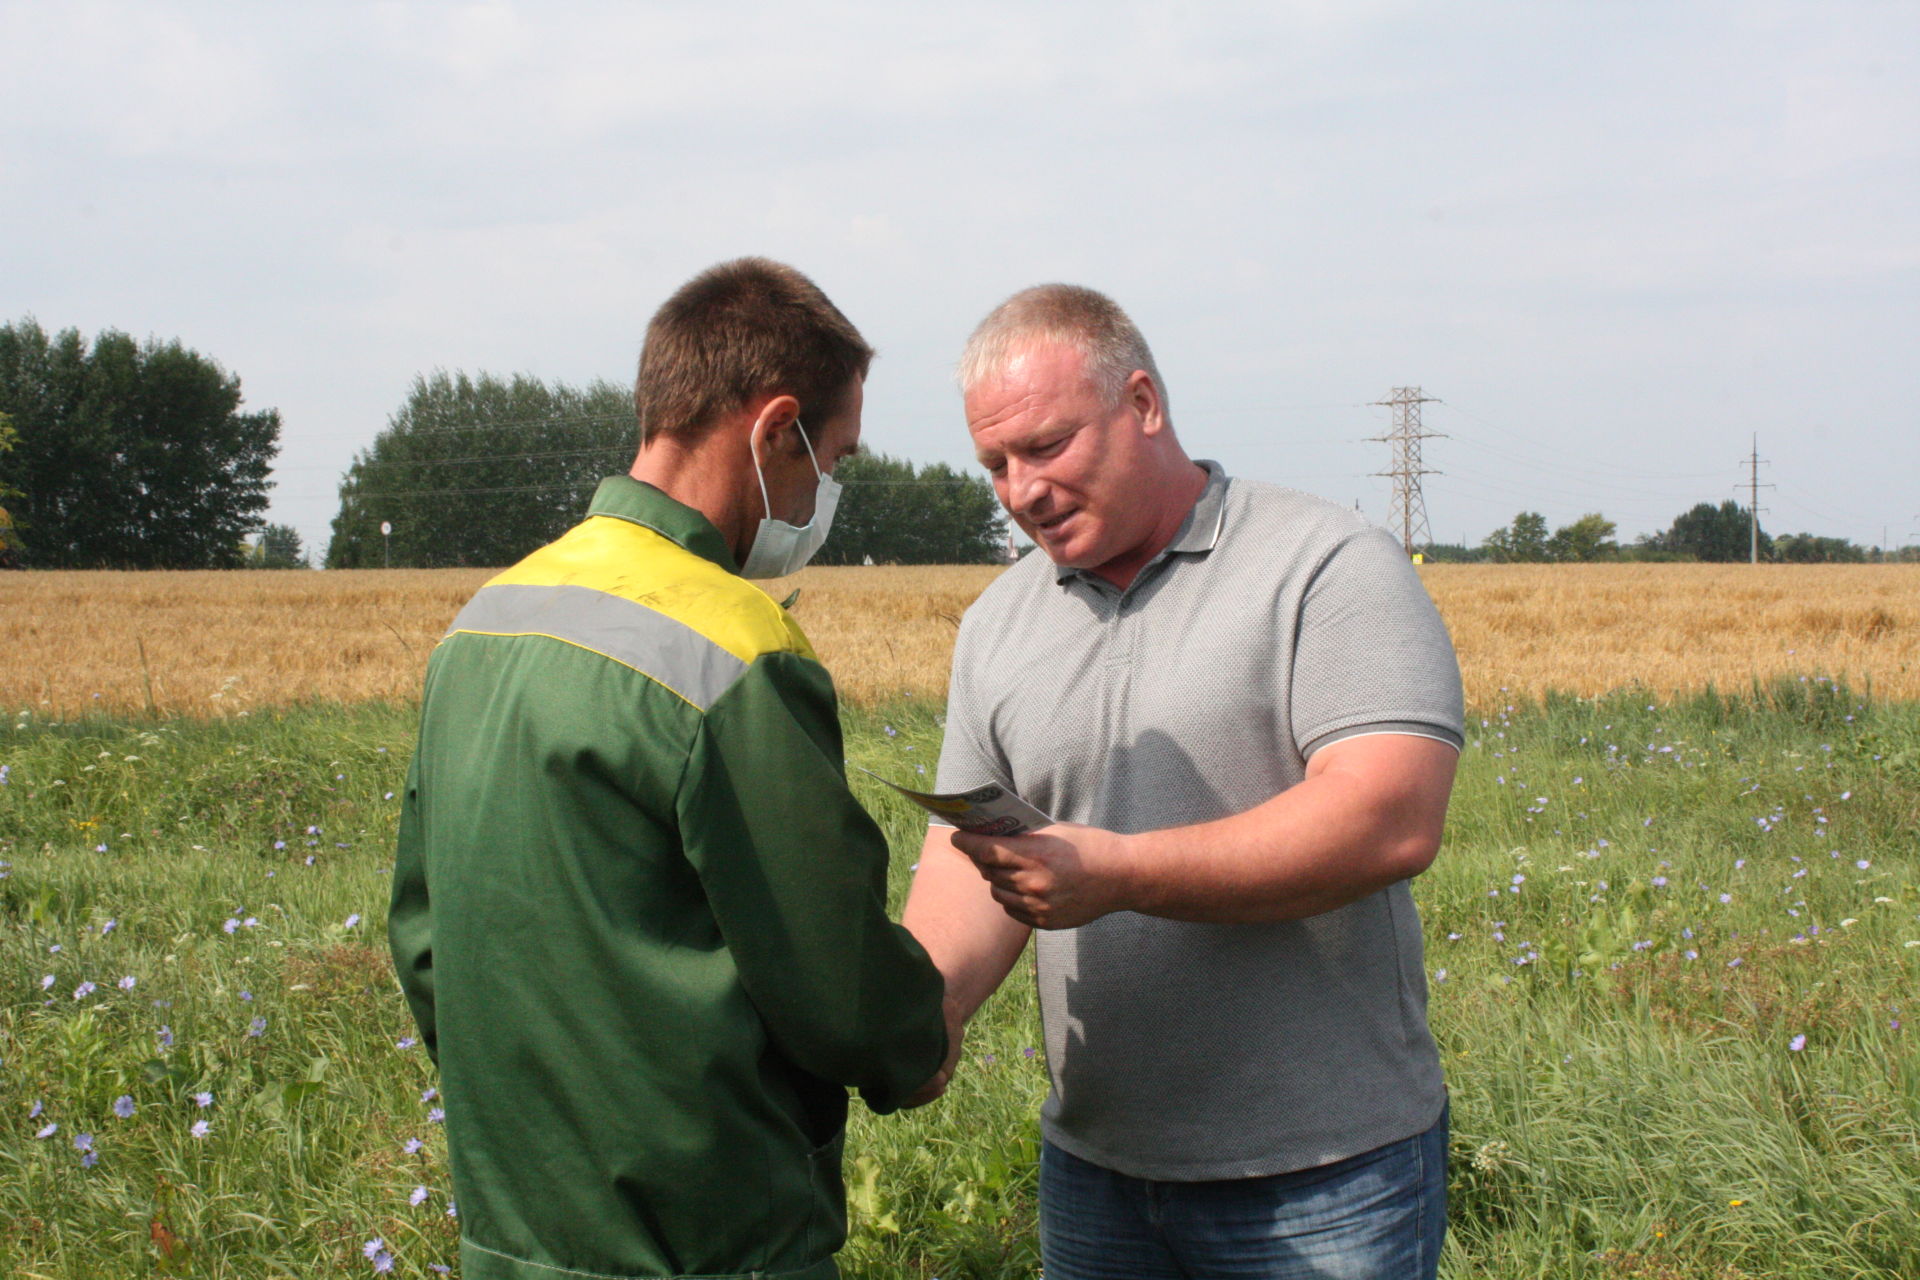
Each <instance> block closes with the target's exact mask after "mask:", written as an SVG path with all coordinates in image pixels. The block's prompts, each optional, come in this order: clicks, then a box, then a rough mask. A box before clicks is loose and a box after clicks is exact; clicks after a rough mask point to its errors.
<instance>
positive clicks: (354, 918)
mask: <svg viewBox="0 0 1920 1280" xmlns="http://www.w3.org/2000/svg"><path fill="white" fill-rule="evenodd" d="M359 923H360V913H359V912H358V911H355V912H353V913H352V914H351V915H349V916H348V917H347V928H349V929H351V928H353V926H355V925H357V924H359Z"/></svg>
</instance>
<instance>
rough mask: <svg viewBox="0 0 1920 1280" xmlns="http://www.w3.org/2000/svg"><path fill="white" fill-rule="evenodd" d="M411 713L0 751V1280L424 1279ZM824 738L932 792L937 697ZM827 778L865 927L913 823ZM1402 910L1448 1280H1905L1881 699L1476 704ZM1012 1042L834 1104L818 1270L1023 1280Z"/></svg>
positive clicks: (1903, 895) (1901, 1021)
mask: <svg viewBox="0 0 1920 1280" xmlns="http://www.w3.org/2000/svg"><path fill="white" fill-rule="evenodd" d="M413 715H414V713H413V711H412V709H410V708H406V707H392V706H385V705H378V704H366V705H359V706H353V707H325V706H315V707H307V708H303V709H297V710H289V711H284V712H264V711H259V712H255V713H254V714H252V715H250V716H243V717H235V718H232V719H228V720H224V721H214V722H193V721H184V720H158V721H128V720H109V719H91V720H69V721H63V722H59V723H43V722H42V721H41V720H40V719H39V718H38V717H37V715H35V714H30V713H21V714H18V715H13V716H9V717H8V718H7V719H6V720H4V721H0V863H4V864H6V865H5V866H0V876H4V878H0V1263H4V1274H8V1275H12V1276H17V1277H22V1278H25V1277H35V1278H41V1277H44V1278H47V1280H99V1278H102V1277H121V1276H180V1277H189V1276H191V1277H233V1278H235V1280H239V1278H245V1280H266V1278H269V1277H281V1276H284V1277H294V1276H298V1277H309V1276H314V1275H321V1274H341V1275H357V1274H366V1275H372V1274H375V1273H377V1272H378V1271H379V1269H380V1268H382V1267H386V1268H389V1269H390V1271H391V1274H394V1275H402V1276H428V1275H433V1274H447V1272H446V1271H445V1270H444V1269H446V1268H450V1267H453V1266H454V1265H456V1264H455V1242H456V1237H457V1232H458V1226H459V1224H458V1219H457V1217H456V1216H455V1215H456V1214H457V1212H458V1210H457V1206H456V1205H455V1203H454V1200H453V1188H452V1187H451V1186H450V1185H449V1183H448V1178H447V1173H446V1162H445V1147H444V1141H443V1137H442V1132H443V1131H442V1128H441V1125H440V1123H439V1121H440V1119H441V1116H440V1112H439V1109H438V1101H439V1100H438V1098H437V1096H436V1095H435V1093H434V1087H435V1080H434V1076H433V1071H432V1067H431V1064H430V1063H429V1062H428V1061H427V1059H426V1057H425V1055H424V1054H423V1052H422V1051H421V1050H420V1048H419V1047H418V1046H417V1045H416V1044H415V1042H414V1039H413V1037H414V1028H413V1027H412V1025H411V1024H410V1022H409V1020H408V1017H407V1013H406V1009H405V1006H404V1004H403V1002H402V1001H401V999H400V996H399V993H398V989H397V987H396V986H395V984H394V981H393V978H392V974H391V971H390V969H389V966H388V962H387V959H386V952H385V940H384V933H383V923H384V906H385V901H386V896H387V881H386V876H387V874H388V869H389V868H390V866H391V849H392V840H393V833H394V828H395V821H396V818H397V815H398V799H397V793H398V791H399V789H400V782H401V778H402V776H403V773H404V770H405V765H406V759H407V755H408V752H409V750H410V747H411V742H412V721H413ZM847 727H848V755H849V757H850V759H851V761H852V762H853V763H855V764H861V765H865V766H867V767H869V768H872V769H874V770H876V771H877V772H880V773H882V774H883V775H885V776H888V777H892V778H895V779H898V780H899V781H902V782H929V781H930V780H931V778H932V775H933V773H934V762H935V759H936V757H937V754H938V748H939V738H940V724H939V717H938V707H937V704H933V703H929V702H926V701H912V702H901V703H895V704H889V705H885V706H881V707H876V708H873V709H869V710H850V711H849V712H848V715H847ZM923 769H924V771H925V772H924V773H922V772H921V771H922V770H923ZM853 777H854V779H855V783H854V785H855V788H856V790H857V791H858V793H859V794H860V796H861V798H862V800H863V801H865V802H866V803H867V805H868V806H869V808H870V809H871V810H872V811H873V812H874V814H875V815H876V816H877V817H878V818H879V819H880V821H881V822H882V824H883V826H884V827H885V829H886V830H887V832H888V835H889V837H890V839H891V840H892V842H893V846H894V850H895V860H894V868H893V889H894V893H895V906H896V908H897V906H898V903H899V899H900V897H901V896H903V895H904V892H905V887H906V884H907V882H908V879H909V877H910V875H911V869H910V868H911V864H912V862H913V860H914V859H915V857H917V854H918V850H919V846H920V842H921V837H922V833H923V830H924V826H923V823H922V822H921V820H920V817H919V814H918V811H917V810H914V809H912V808H911V807H910V806H908V805H907V804H906V803H905V802H904V801H902V800H900V799H899V798H898V797H896V796H894V795H893V794H892V793H891V792H890V791H888V790H887V789H886V788H883V787H881V786H879V785H878V784H876V783H874V782H872V781H871V780H870V779H867V778H866V777H865V776H864V775H862V774H859V773H858V772H855V773H854V774H853ZM1415 895H1416V898H1417V899H1418V901H1419V902H1420V905H1421V910H1422V913H1423V917H1424V921H1425V926H1426V931H1427V968H1428V973H1429V976H1430V986H1429V992H1430V1001H1431V1012H1432V1021H1433V1026H1434V1031H1435V1036H1436V1038H1437V1040H1438V1041H1439V1044H1440V1048H1441V1052H1442V1054H1443V1057H1444V1061H1445V1064H1446V1069H1447V1074H1448V1079H1449V1082H1450V1087H1451V1090H1452V1096H1453V1139H1452V1155H1453V1160H1452V1170H1451V1185H1450V1195H1451V1199H1452V1212H1451V1232H1450V1237H1449V1243H1448V1251H1447V1256H1446V1261H1445V1274H1446V1275H1447V1276H1449V1277H1457V1278H1460V1280H1464V1278H1465V1277H1468V1276H1473V1277H1492V1278H1495V1280H1520V1278H1521V1277H1554V1278H1555V1280H1561V1278H1575V1280H1584V1278H1592V1280H1601V1278H1603V1277H1604V1278H1610V1280H1628V1278H1631V1280H1656V1278H1660V1280H1676V1278H1680V1277H1714V1278H1716V1280H1739V1278H1741V1277H1755V1278H1757V1277H1767V1278H1768V1280H1774V1278H1804V1280H1813V1278H1814V1277H1819V1278H1820V1280H1831V1278H1833V1277H1861V1278H1865V1277H1875V1278H1884V1280H1892V1278H1893V1277H1912V1276H1915V1275H1920V1055H1917V1054H1916V1053H1915V1052H1914V1050H1913V1047H1912V1045H1913V1039H1912V1037H1913V1035H1914V1034H1915V1033H1914V1031H1913V1030H1911V1029H1910V1028H1909V1023H1910V1022H1911V1021H1912V1018H1913V1015H1916V1014H1920V991H1916V976H1920V704H1913V703H1888V704H1873V703H1869V702H1867V701H1866V700H1864V699H1862V698H1859V697H1856V696H1853V695H1852V694H1850V693H1849V691H1848V690H1846V689H1845V688H1843V687H1840V686H1838V685H1835V684H1833V683H1832V682H1829V681H1824V680H1818V679H1809V680H1807V681H1804V682H1802V681H1799V680H1789V681H1785V682H1782V683H1780V684H1777V685H1772V686H1768V687H1766V688H1757V689H1751V690H1747V691H1744V692H1742V693H1741V694H1739V695H1738V696H1732V695H1724V694H1718V693H1713V692H1709V693H1705V694H1702V695H1699V696H1697V697H1694V698H1691V699H1690V700H1686V701H1682V702H1678V703H1660V702H1657V701H1655V700H1654V699H1653V698H1651V697H1647V696H1643V695H1636V694H1634V693H1632V692H1628V693H1624V694H1617V695H1613V696H1610V697H1607V698H1604V699H1601V700H1598V701H1589V700H1578V699H1570V698H1557V697H1556V698H1549V699H1547V700H1546V701H1545V702H1543V703H1523V702H1521V700H1520V699H1518V698H1515V699H1514V700H1513V705H1507V704H1505V703H1501V704H1500V705H1498V706H1497V707H1494V708H1491V709H1488V710H1485V711H1482V712H1480V713H1477V714H1475V715H1474V716H1473V718H1472V723H1471V730H1470V734H1469V741H1468V745H1467V749H1466V752H1465V754H1464V756H1463V758H1462V763H1461V771H1460V780H1459V785H1458V788H1457V790H1456V793H1455V799H1454V803H1453V810H1452V814H1451V817H1450V822H1449V832H1448V838H1447V842H1446V845H1445V847H1444V848H1443V850H1442V852H1441V854H1440V857H1439V859H1438V860H1437V861H1436V863H1435V865H1434V867H1433V869H1432V870H1431V871H1429V872H1428V873H1427V874H1426V875H1424V876H1422V877H1421V878H1420V879H1419V880H1418V881H1417V882H1416V884H1415ZM1040 1044H1041V1041H1040V1036H1039V1027H1038V1015H1037V1011H1036V1004H1035V1000H1034V993H1033V986H1032V981H1031V978H1030V975H1029V974H1028V973H1027V971H1026V970H1025V968H1024V967H1022V968H1021V969H1019V970H1016V974H1015V977H1014V978H1013V979H1012V980H1010V981H1009V983H1008V985H1007V987H1006V988H1005V989H1003V990H1002V991H1001V993H1000V994H999V995H997V996H996V997H995V998H994V999H993V1000H992V1001H991V1002H990V1003H989V1004H988V1005H987V1007H986V1008H985V1009H984V1010H983V1012H982V1014H981V1016H980V1018H979V1019H978V1020H977V1021H976V1023H975V1025H974V1027H973V1029H972V1031H971V1032H970V1034H969V1037H968V1042H967V1046H966V1053H965V1058H964V1062H963V1065H962V1068H961V1070H960V1072H959V1074H958V1075H957V1077H956V1079H955V1081H954V1084H953V1087H952V1089H951V1091H950V1092H949V1094H948V1096H947V1097H946V1099H944V1100H943V1101H942V1102H940V1103H937V1104H935V1105H934V1106H932V1107H929V1108H926V1109H924V1110H921V1111H917V1112H913V1113H910V1114H907V1115H902V1116H891V1117H884V1118H881V1117H873V1116H871V1115H868V1114H866V1113H865V1112H864V1111H862V1110H861V1109H860V1108H858V1107H856V1108H855V1118H854V1120H853V1122H852V1131H851V1133H850V1137H849V1143H848V1156H847V1164H846V1178H847V1183H848V1197H849V1202H850V1208H851V1215H852V1222H853V1229H852V1236H851V1239H850V1240H849V1243H848V1246H847V1248H846V1250H845V1252H844V1253H843V1254H842V1256H841V1262H842V1269H843V1272H844V1273H845V1274H846V1275H848V1276H849V1277H861V1278H867V1280H895V1278H896V1277H922V1278H924V1277H934V1276H938V1277H946V1278H947V1280H957V1278H959V1277H983V1278H984V1277H1031V1276H1034V1275H1036V1274H1037V1272H1038V1261H1037V1253H1036V1249H1035V1244H1034V1220H1035V1208H1034V1184H1035V1163H1036V1158H1037V1142H1038V1131H1037V1127H1036V1123H1035V1114H1036V1112H1037V1110H1038V1107H1039V1104H1040V1102H1041V1100H1042V1098H1044V1096H1045V1093H1046V1088H1047V1083H1046V1072H1045V1064H1044V1055H1043V1054H1042V1053H1041V1050H1040ZM1274 1076H1275V1080H1276V1087H1281V1085H1283V1083H1284V1080H1285V1076H1286V1064H1285V1063H1284V1062H1277V1063H1275V1064H1274Z"/></svg>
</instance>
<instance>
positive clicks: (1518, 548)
mask: <svg viewBox="0 0 1920 1280" xmlns="http://www.w3.org/2000/svg"><path fill="white" fill-rule="evenodd" d="M1481 545H1482V546H1484V547H1485V548H1486V549H1487V554H1488V555H1489V556H1490V557H1492V559H1493V560H1495V561H1496V562H1498V563H1501V564H1535V563H1538V562H1539V561H1542V560H1545V559H1546V558H1547V518H1546V517H1545V516H1543V515H1541V514H1540V513H1539V512H1538V511H1522V512H1521V513H1520V514H1519V515H1517V516H1515V517H1514V518H1513V523H1512V524H1511V525H1509V526H1507V527H1505V528H1501V529H1495V530H1494V531H1493V532H1492V533H1490V534H1488V535H1487V537H1486V540H1485V541H1484V542H1483V543H1482V544H1481Z"/></svg>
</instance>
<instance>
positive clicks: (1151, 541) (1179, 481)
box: [1088, 454, 1207, 591]
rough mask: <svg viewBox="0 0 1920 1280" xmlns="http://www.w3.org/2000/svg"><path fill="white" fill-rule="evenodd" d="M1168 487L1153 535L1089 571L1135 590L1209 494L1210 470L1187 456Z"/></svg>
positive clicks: (1182, 459)
mask: <svg viewBox="0 0 1920 1280" xmlns="http://www.w3.org/2000/svg"><path fill="white" fill-rule="evenodd" d="M1166 486H1167V487H1166V490H1165V492H1166V495H1167V498H1166V502H1165V504H1164V505H1163V506H1162V508H1161V516H1160V520H1159V522H1158V523H1156V524H1155V525H1154V527H1153V532H1152V534H1151V535H1150V536H1149V537H1147V538H1146V539H1145V540H1144V541H1142V542H1141V543H1140V545H1139V546H1137V547H1135V548H1134V549H1133V550H1131V551H1129V552H1127V553H1125V554H1124V555H1118V556H1115V557H1114V558H1113V559H1111V560H1109V561H1107V562H1106V563H1105V564H1103V565H1098V566H1096V567H1095V568H1093V569H1090V570H1088V572H1089V573H1092V574H1093V575H1094V576H1095V577H1097V578H1104V579H1106V580H1107V581H1108V582H1111V583H1112V584H1113V585H1114V586H1116V587H1118V588H1120V590H1122V591H1125V590H1126V589H1127V588H1128V587H1130V586H1132V585H1133V580H1134V579H1135V578H1137V577H1139V576H1140V571H1141V570H1142V569H1144V568H1146V567H1147V565H1148V564H1150V563H1152V561H1153V558H1154V557H1155V556H1157V555H1159V554H1160V553H1161V552H1162V551H1165V550H1166V549H1167V547H1168V546H1169V545H1170V544H1171V543H1172V542H1173V539H1174V535H1175V534H1177V533H1179V532H1180V526H1181V525H1182V524H1184V523H1186V519H1187V516H1188V514H1189V513H1191V512H1192V511H1193V506H1194V504H1195V503H1196V502H1198V501H1200V495H1201V494H1203V493H1205V492H1206V491H1207V469H1206V468H1205V467H1203V466H1201V465H1200V464H1199V463H1197V462H1194V461H1192V460H1191V459H1189V458H1187V457H1186V456H1185V455H1184V454H1183V455H1182V456H1181V458H1180V461H1179V463H1178V465H1176V466H1174V467H1172V468H1170V474H1169V475H1168V477H1167V480H1166Z"/></svg>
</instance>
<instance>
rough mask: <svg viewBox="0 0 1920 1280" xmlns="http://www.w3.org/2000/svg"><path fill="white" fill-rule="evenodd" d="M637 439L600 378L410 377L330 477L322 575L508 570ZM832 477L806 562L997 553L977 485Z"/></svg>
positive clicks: (944, 471) (565, 519) (900, 464)
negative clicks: (343, 467)
mask: <svg viewBox="0 0 1920 1280" xmlns="http://www.w3.org/2000/svg"><path fill="white" fill-rule="evenodd" d="M637 433H638V426H637V424H636V422H635V419H634V411H633V400H632V396H631V394H630V393H629V392H628V391H627V389H626V388H624V387H618V386H615V385H614V384H612V383H609V382H604V381H596V382H593V383H590V384H588V385H587V386H585V387H571V386H568V385H567V384H565V383H554V384H552V385H548V384H547V383H545V382H542V381H541V380H540V379H537V378H533V377H529V376H527V375H525V374H515V375H512V376H511V377H504V378H502V377H496V376H494V375H492V374H486V373H481V374H477V375H472V376H469V375H468V374H465V373H447V372H435V373H433V374H430V375H427V376H424V377H419V378H416V379H415V380H414V383H413V387H412V389H411V391H410V392H409V393H408V395H407V399H406V401H405V403H403V404H402V405H401V406H400V408H399V409H398V410H396V411H395V412H394V414H393V415H392V416H391V417H390V418H389V419H388V422H387V426H386V428H385V429H384V430H382V431H381V432H380V434H379V435H378V436H377V437H375V439H374V441H373V443H372V444H371V445H370V446H368V447H367V448H366V449H364V450H362V451H361V452H360V454H359V455H357V456H356V457H355V458H354V460H353V464H352V465H351V466H350V467H349V468H348V469H347V473H346V475H345V476H344V477H343V478H342V480H341V482H340V511H339V514H338V515H336V516H335V517H334V520H333V536H332V540H331V541H330V542H329V544H328V546H327V553H326V564H327V567H328V568H335V569H353V568H369V567H374V568H377V567H380V566H382V565H392V566H393V567H395V568H400V567H407V568H442V567H449V566H457V565H503V564H511V563H513V562H514V561H516V560H518V559H520V557H522V556H524V555H526V554H527V553H528V552H530V551H532V550H533V549H535V548H536V547H539V546H541V545H542V544H543V543H547V542H551V541H552V540H553V539H554V538H556V537H558V536H559V535H560V534H561V533H563V532H565V531H566V530H567V529H568V528H569V527H570V526H572V525H574V524H576V523H578V522H579V520H580V519H581V518H582V516H584V515H585V514H586V510H587V506H588V503H589V502H590V501H591V500H592V498H593V492H594V489H595V488H596V487H597V486H598V485H599V483H600V480H601V479H602V478H603V477H605V476H608V475H614V474H618V473H622V472H625V471H626V470H627V468H628V467H629V466H630V465H631V464H632V462H633V455H634V452H635V448H636V446H637V444H638V440H637ZM834 476H835V479H837V480H839V481H840V483H841V485H842V486H843V492H842V494H841V497H840V506H839V510H838V511H837V513H836V514H835V516H834V522H833V531H832V536H831V537H829V538H828V539H827V542H826V545H825V546H824V547H822V548H821V550H820V553H819V555H818V556H817V557H816V558H815V562H816V563H818V564H864V563H868V562H871V563H874V564H978V563H987V562H991V561H992V560H994V559H995V558H997V556H998V555H999V553H1000V548H1001V546H1002V539H1003V538H1004V536H1005V534H1004V526H1003V524H1002V521H1001V516H1000V507H999V503H998V501H997V500H996V499H995V497H994V493H993V486H992V485H991V484H989V483H988V482H987V480H986V479H985V478H984V477H980V476H968V475H964V474H962V473H960V472H957V471H955V470H953V469H952V468H950V467H948V466H946V465H945V464H944V463H936V464H933V465H931V466H926V467H915V466H914V465H913V464H912V463H909V462H906V461H903V460H901V459H898V458H892V457H888V456H886V455H884V454H879V455H876V454H866V453H862V454H859V455H856V456H854V457H852V458H849V459H847V460H846V461H845V462H843V463H841V464H840V465H839V467H838V468H836V469H835V472H834ZM383 527H384V528H385V529H386V530H388V532H384V533H383V532H382V529H383Z"/></svg>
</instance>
